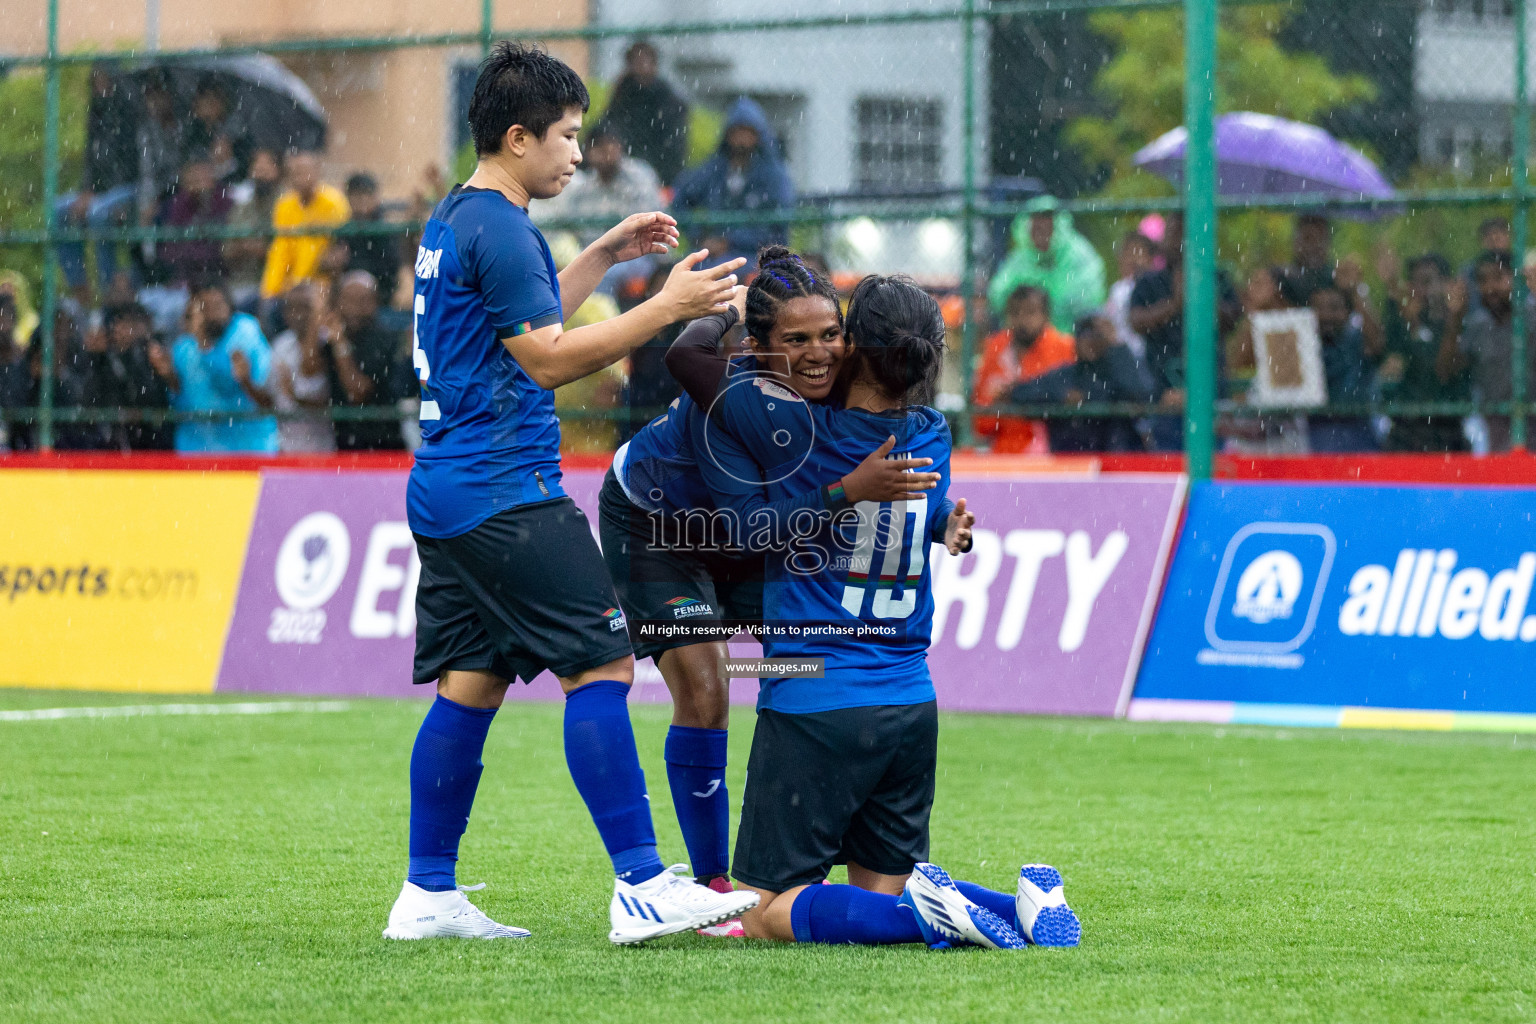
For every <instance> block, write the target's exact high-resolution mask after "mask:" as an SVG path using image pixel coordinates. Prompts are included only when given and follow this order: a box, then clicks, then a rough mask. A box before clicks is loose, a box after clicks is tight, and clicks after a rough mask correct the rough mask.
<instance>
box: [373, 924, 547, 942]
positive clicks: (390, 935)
mask: <svg viewBox="0 0 1536 1024" xmlns="http://www.w3.org/2000/svg"><path fill="white" fill-rule="evenodd" d="M502 927H503V928H506V929H507V930H508V931H509V932H511V933H512V934H510V935H453V934H449V933H444V932H433V933H430V934H424V933H422V932H414V931H411V930H410V929H409V928H405V927H389V928H385V929H384V937H385V938H386V939H395V940H397V941H402V942H414V941H415V940H417V939H526V938H528V937H529V936H530V935H532V934H533V933H532V932H530V931H528V930H527V929H526V928H512V927H510V926H508V925H502Z"/></svg>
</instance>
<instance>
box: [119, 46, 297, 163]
mask: <svg viewBox="0 0 1536 1024" xmlns="http://www.w3.org/2000/svg"><path fill="white" fill-rule="evenodd" d="M151 73H154V74H161V75H165V76H167V77H168V78H169V80H170V83H171V88H172V89H174V90H175V92H176V94H177V96H178V97H179V98H180V99H181V100H182V102H183V104H184V105H190V103H191V99H192V95H193V93H194V92H195V91H196V89H197V86H198V83H200V82H203V81H206V80H209V79H211V80H213V81H214V82H216V83H218V85H219V86H220V87H221V88H222V89H223V90H224V94H225V96H226V97H228V99H229V110H230V114H231V116H232V117H233V118H234V119H236V120H237V121H238V122H239V123H240V124H241V125H242V126H243V127H244V129H245V133H246V134H247V136H248V138H249V140H250V144H251V145H252V146H254V147H257V148H260V149H271V150H274V151H276V152H278V153H281V152H283V151H284V150H287V149H320V148H323V147H324V145H325V128H326V115H325V108H324V107H323V106H321V105H320V101H319V100H318V99H316V98H315V94H314V93H313V92H311V91H310V89H309V86H308V85H306V84H304V80H303V79H302V78H300V77H299V76H298V75H296V74H294V73H293V72H292V71H290V70H288V68H286V67H284V66H283V65H282V64H281V63H280V62H279V61H278V60H277V59H276V58H273V57H270V56H268V55H267V54H264V53H251V54H241V55H238V56H228V57H200V58H196V59H192V60H178V61H167V62H164V63H151V64H143V65H140V66H139V67H137V68H135V70H134V71H133V73H132V77H133V78H135V79H137V80H138V81H140V82H142V81H143V79H144V78H145V77H146V76H148V75H150V74H151Z"/></svg>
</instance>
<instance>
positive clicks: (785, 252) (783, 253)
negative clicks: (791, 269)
mask: <svg viewBox="0 0 1536 1024" xmlns="http://www.w3.org/2000/svg"><path fill="white" fill-rule="evenodd" d="M794 259H795V252H794V250H793V249H791V248H790V247H789V246H787V245H765V246H763V247H762V248H761V249H759V250H758V251H757V265H758V267H759V268H761V267H766V266H768V264H770V263H781V262H783V261H785V260H791V261H793V260H794Z"/></svg>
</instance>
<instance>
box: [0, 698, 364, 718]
mask: <svg viewBox="0 0 1536 1024" xmlns="http://www.w3.org/2000/svg"><path fill="white" fill-rule="evenodd" d="M351 707H352V705H351V704H349V703H347V702H346V701H344V700H316V701H301V700H273V701H261V702H253V703H248V704H119V705H117V706H116V707H105V708H30V709H28V710H25V711H0V722H51V721H55V720H57V719H60V718H142V717H146V716H150V715H276V714H282V713H283V712H286V711H300V712H303V711H311V712H320V711H347V710H350V708H351Z"/></svg>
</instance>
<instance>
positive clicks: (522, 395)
mask: <svg viewBox="0 0 1536 1024" xmlns="http://www.w3.org/2000/svg"><path fill="white" fill-rule="evenodd" d="M415 278H416V306H415V329H414V330H415V333H414V339H413V343H412V352H411V357H412V359H413V361H414V362H415V365H416V375H417V377H418V378H419V379H420V381H421V437H422V444H421V448H420V449H419V450H418V451H417V452H416V464H415V466H413V467H412V469H411V479H410V484H409V485H408V487H407V489H406V510H407V516H408V518H409V519H410V524H411V529H412V530H413V531H415V532H416V533H419V534H422V535H424V536H427V537H457V536H459V535H460V534H463V533H467V532H468V531H470V530H472V529H474V528H475V527H476V526H479V525H480V524H481V523H483V522H485V521H486V520H487V519H489V518H490V517H491V516H493V515H495V514H496V513H498V512H503V511H505V510H507V509H509V508H513V507H515V506H517V505H526V504H530V503H532V502H538V501H548V500H549V499H551V498H558V497H561V496H563V495H564V494H565V492H564V490H562V489H561V487H560V421H559V419H558V418H556V416H555V393H554V392H553V391H550V390H549V389H547V388H544V387H540V386H539V384H538V383H537V382H536V381H534V379H533V378H532V377H530V376H529V375H528V373H527V371H526V370H524V369H523V368H522V367H521V366H520V365H518V362H517V360H516V359H514V358H513V357H512V354H511V353H510V352H508V351H507V348H506V346H505V345H503V344H502V341H501V339H502V338H509V337H515V336H517V335H519V334H527V333H529V332H530V331H536V330H538V329H539V328H541V327H547V326H549V325H551V324H558V323H560V322H561V321H562V320H563V319H564V318H563V317H562V316H561V312H560V278H559V276H558V275H557V273H556V270H555V261H554V259H553V257H551V256H550V252H549V246H548V245H546V244H545V242H544V236H543V235H541V234H539V230H538V228H536V227H534V226H533V222H532V221H530V220H529V219H528V211H527V210H525V209H523V208H522V207H520V206H517V205H514V204H513V203H512V202H511V200H509V199H507V198H506V196H504V195H502V194H501V193H500V192H496V191H492V190H489V189H478V188H466V187H464V186H460V187H458V188H456V189H454V190H453V191H452V192H450V193H449V194H448V197H447V198H446V199H444V200H443V201H442V202H441V203H438V204H437V209H435V210H433V211H432V219H431V220H429V221H427V225H426V228H425V229H424V230H423V231H422V236H421V247H420V248H419V249H418V250H417V253H416V266H415Z"/></svg>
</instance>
